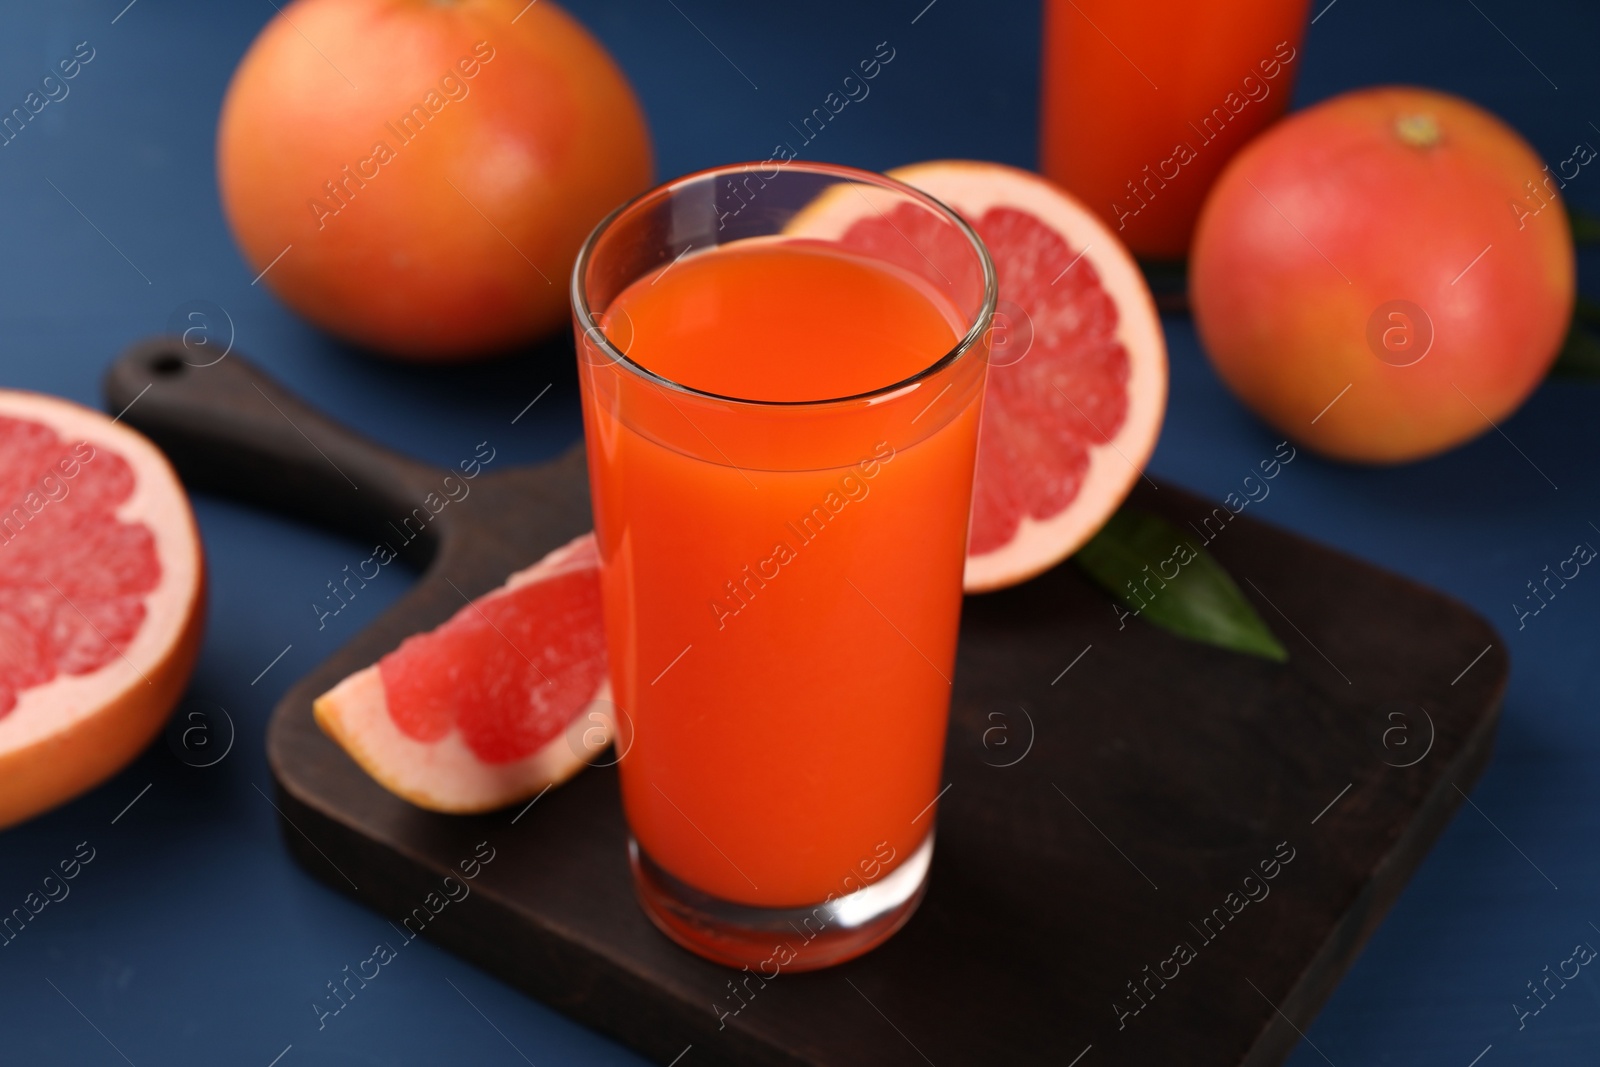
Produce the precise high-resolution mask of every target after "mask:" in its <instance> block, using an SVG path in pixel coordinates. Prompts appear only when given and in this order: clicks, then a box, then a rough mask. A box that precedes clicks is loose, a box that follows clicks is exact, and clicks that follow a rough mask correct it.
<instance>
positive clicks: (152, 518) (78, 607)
mask: <svg viewBox="0 0 1600 1067" xmlns="http://www.w3.org/2000/svg"><path fill="white" fill-rule="evenodd" d="M204 587H205V576H204V565H203V560H202V556H201V551H200V540H199V534H198V531H197V530H196V527H195V523H194V516H193V514H192V513H191V512H190V509H189V502H188V499H187V498H186V497H185V496H184V492H183V489H182V487H181V486H180V485H179V483H178V479H177V476H176V475H175V474H174V473H173V471H172V468H171V466H170V465H169V464H168V463H167V460H166V458H165V457H164V456H163V455H162V454H161V453H160V451H158V450H157V449H156V447H155V446H154V445H152V444H151V443H150V442H149V441H147V440H146V439H145V438H144V437H142V436H140V435H139V434H138V433H136V432H135V431H133V430H131V429H129V428H128V427H126V426H123V425H121V424H119V423H117V422H114V421H113V420H112V419H110V418H107V417H106V416H105V415H102V414H100V413H99V412H96V411H91V410H89V409H87V408H83V407H79V406H78V405H76V404H73V403H69V402H68V401H65V400H58V399H56V398H54V397H47V396H40V395H37V394H32V393H20V392H11V391H0V827H3V826H8V825H10V824H12V823H16V822H20V821H21V820H23V819H26V818H28V817H30V816H32V815H35V814H37V813H39V812H41V811H44V810H46V809H48V808H51V807H54V806H55V805H57V804H59V803H61V802H63V801H65V800H67V799H69V798H71V797H73V796H75V795H77V794H79V793H81V792H84V791H85V790H87V789H89V788H90V787H92V786H94V785H96V784H98V783H99V782H101V781H103V780H104V779H106V778H108V777H110V776H111V775H112V774H114V773H116V772H117V771H118V770H120V769H121V768H122V767H123V765H125V764H126V763H127V762H128V761H130V760H131V759H133V757H134V756H135V755H137V754H138V752H139V751H140V750H141V749H142V748H143V747H144V746H145V745H146V744H147V743H148V742H149V740H150V739H151V738H152V737H153V736H154V735H155V734H156V732H157V731H159V730H160V728H161V724H162V722H163V720H165V718H166V716H167V714H168V713H169V712H170V711H171V710H172V706H173V705H174V704H175V703H176V702H177V700H178V697H179V695H180V694H181V693H182V691H183V688H184V686H185V685H186V684H187V683H188V679H189V675H190V672H191V671H192V670H193V667H194V662H195V658H196V655H197V653H198V650H199V644H200V633H201V629H202V625H203V620H202V616H203V605H204Z"/></svg>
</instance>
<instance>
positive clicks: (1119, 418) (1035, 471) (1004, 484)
mask: <svg viewBox="0 0 1600 1067" xmlns="http://www.w3.org/2000/svg"><path fill="white" fill-rule="evenodd" d="M889 176H890V177H891V178H898V179H899V180H900V181H903V182H905V183H906V184H907V185H911V186H915V187H916V188H918V189H921V190H922V191H923V192H925V193H927V194H928V195H930V196H932V197H934V198H935V199H937V200H940V201H942V202H944V203H945V204H946V205H948V206H949V207H950V208H952V209H953V210H954V211H955V212H956V213H957V214H958V215H960V216H961V217H962V218H964V219H966V220H967V222H968V223H969V224H971V226H972V228H973V229H974V230H976V231H977V232H978V236H979V237H981V238H983V241H984V243H985V244H986V245H988V247H989V254H990V256H991V257H992V258H993V259H994V266H995V273H996V275H997V276H998V279H999V287H1000V292H999V300H1000V306H999V310H998V312H997V314H996V319H995V329H994V330H993V331H992V333H991V346H992V355H991V361H990V367H989V381H988V386H987V387H986V389H985V393H984V400H983V425H982V429H981V430H980V432H979V440H978V468H977V476H976V481H975V483H974V487H973V503H972V523H971V530H970V533H969V535H968V543H967V566H966V574H965V580H964V584H965V588H966V591H967V592H969V593H980V592H986V591H989V590H994V589H1003V588H1005V587H1007V586H1011V585H1016V584H1017V583H1018V582H1021V581H1024V580H1026V579H1028V578H1031V577H1033V576H1034V575H1036V574H1039V573H1041V572H1043V571H1045V570H1048V569H1049V568H1051V567H1053V566H1055V565H1056V564H1057V563H1059V562H1061V560H1063V559H1065V558H1066V557H1067V556H1069V555H1071V554H1072V553H1073V552H1075V551H1076V550H1077V549H1078V548H1079V546H1081V545H1082V544H1083V543H1084V542H1085V541H1087V540H1088V539H1089V538H1090V537H1092V536H1094V533H1095V531H1097V530H1099V529H1100V527H1101V526H1102V525H1103V524H1104V523H1105V521H1106V520H1107V519H1108V518H1110V517H1111V514H1112V513H1113V512H1114V511H1116V510H1117V507H1118V506H1119V505H1120V504H1121V503H1122V501H1123V499H1124V498H1125V497H1126V496H1127V495H1128V492H1129V490H1131V489H1132V488H1133V484H1134V482H1135V481H1137V480H1138V478H1139V476H1140V475H1141V473H1143V470H1144V465H1145V463H1146V462H1147V461H1148V460H1149V458H1150V453H1151V451H1152V450H1153V449H1154V448H1155V443H1156V437H1157V435H1158V434H1159V432H1160V429H1161V420H1162V416H1163V415H1164V414H1165V412H1166V402H1167V355H1166V343H1165V341H1164V340H1163V337H1162V333H1161V322H1160V319H1159V318H1158V317H1157V315H1156V309H1155V302H1154V301H1153V300H1152V299H1151V296H1150V290H1149V288H1148V286H1146V284H1145V281H1144V276H1143V275H1142V274H1141V273H1140V271H1139V268H1138V266H1137V264H1135V263H1134V261H1133V257H1132V256H1130V255H1129V254H1128V251H1127V249H1126V248H1125V247H1124V246H1123V244H1122V242H1121V241H1120V240H1119V239H1118V238H1117V236H1116V235H1115V234H1114V233H1112V232H1111V230H1110V229H1108V228H1107V227H1106V226H1105V224H1104V223H1103V222H1101V221H1100V219H1099V217H1098V216H1097V215H1095V213H1094V212H1092V211H1090V210H1089V209H1088V208H1086V207H1085V206H1084V205H1083V204H1081V203H1079V202H1078V201H1077V200H1075V199H1073V198H1072V197H1071V196H1069V195H1068V194H1067V193H1065V192H1063V191H1062V190H1061V189H1059V188H1057V187H1056V186H1055V185H1052V184H1051V183H1050V182H1048V181H1046V180H1045V179H1043V178H1041V177H1039V176H1038V175H1036V174H1030V173H1028V172H1027V171H1022V170H1017V169H1016V168H1014V167H1007V166H1003V165H1001V164H998V163H982V162H971V161H959V160H947V161H940V162H934V163H918V164H914V165H912V166H908V167H901V168H899V169H898V170H893V171H890V172H889ZM897 212H900V213H903V216H904V217H896V215H897ZM919 214H920V213H919V212H918V211H917V210H916V209H914V208H912V207H911V206H910V205H904V206H901V207H899V208H897V209H896V208H891V209H890V210H889V211H887V212H885V211H883V210H881V209H880V208H879V207H878V206H877V205H875V204H874V203H873V202H872V200H871V198H870V197H869V196H867V195H863V194H862V193H861V192H860V191H859V190H858V189H856V188H846V187H836V188H834V189H831V190H829V191H828V192H827V193H825V194H823V195H822V196H821V197H819V198H818V199H817V200H816V201H815V202H814V203H812V204H810V205H808V206H807V207H806V208H805V209H803V210H802V211H801V212H800V213H799V214H797V215H796V216H795V217H794V219H793V220H792V221H791V222H790V224H789V225H788V226H787V227H786V228H785V232H786V233H790V234H794V235H797V236H806V237H816V238H821V239H827V240H835V241H840V242H842V243H844V244H846V245H853V246H856V247H860V248H862V249H863V250H870V251H872V252H873V253H874V254H877V255H888V256H891V257H893V256H895V255H896V254H897V252H898V254H901V255H902V256H903V258H905V260H906V263H905V265H906V266H907V267H909V268H910V269H913V270H921V269H922V268H921V266H920V264H921V263H924V262H926V259H925V257H924V256H923V254H922V253H921V252H919V251H918V250H917V249H916V248H915V247H914V246H915V244H916V242H918V241H926V240H938V239H944V240H948V239H951V235H950V234H949V232H948V230H946V231H944V232H943V233H936V232H932V231H928V229H927V227H918V226H917V225H916V220H917V218H918V216H919ZM919 230H920V231H922V232H919Z"/></svg>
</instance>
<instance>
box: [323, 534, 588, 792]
mask: <svg viewBox="0 0 1600 1067" xmlns="http://www.w3.org/2000/svg"><path fill="white" fill-rule="evenodd" d="M599 563H600V557H599V553H598V552H597V550H596V548H595V541H594V535H593V534H584V535H583V536H582V537H579V538H577V539H576V540H574V541H572V542H571V543H569V544H567V545H564V546H563V547H561V548H558V549H556V550H555V551H554V552H552V553H550V554H549V555H548V556H546V557H545V558H544V559H542V560H540V561H539V562H538V563H535V564H534V565H533V566H531V567H529V568H527V569H526V570H521V571H518V572H517V573H516V574H513V575H512V576H511V577H510V578H509V579H508V580H507V581H506V583H505V585H503V586H501V587H500V588H499V589H496V590H494V591H492V592H490V593H487V594H485V595H484V596H481V597H479V598H478V599H477V600H474V601H473V602H472V603H470V604H468V605H466V606H465V607H463V608H462V609H461V610H460V611H458V612H456V614H455V615H454V616H453V617H451V618H450V619H449V621H447V622H445V623H444V624H443V625H441V626H439V627H438V628H437V629H435V630H432V631H430V632H428V633H425V634H418V635H417V636H415V637H408V638H407V639H406V640H405V641H404V642H402V643H401V645H400V647H399V648H397V649H395V650H394V651H393V652H390V653H389V654H388V655H386V656H384V657H383V658H382V659H380V660H379V661H378V662H377V663H375V664H373V665H372V666H370V667H366V668H364V669H362V670H359V671H357V672H356V673H355V674H352V675H351V676H350V677H348V678H346V679H345V680H344V681H342V682H340V683H339V684H338V685H336V686H334V687H333V688H332V689H331V690H329V691H328V692H327V693H325V694H323V695H322V696H321V697H319V698H318V699H317V701H316V703H315V705H314V710H315V713H316V718H317V722H318V724H319V725H321V727H322V729H323V730H324V732H326V733H327V734H328V736H329V737H331V738H333V739H334V740H335V741H336V742H338V743H339V745H340V746H341V747H343V748H344V750H345V751H346V752H348V753H349V754H350V756H351V758H352V759H354V760H355V761H356V762H357V763H358V764H360V765H361V767H362V769H363V770H365V771H366V772H367V773H368V774H370V775H371V776H372V777H373V778H374V779H376V780H377V781H378V783H379V784H380V785H382V786H383V787H384V788H386V789H388V790H389V791H390V792H391V793H394V794H395V795H397V796H400V797H402V798H404V799H406V800H409V801H410V802H411V803H413V804H416V805H417V806H419V807H423V808H428V809H429V810H431V811H442V812H452V813H458V814H465V813H471V812H481V811H492V810H494V809H496V808H502V807H505V806H506V805H507V804H513V803H515V802H516V801H518V800H522V799H524V798H526V797H530V796H533V795H534V794H536V793H538V792H539V791H540V790H542V789H544V788H545V787H546V786H550V785H554V784H556V783H559V782H563V781H565V780H566V779H567V778H569V777H571V776H572V775H573V774H575V773H576V772H577V771H578V770H579V769H580V768H581V767H583V766H584V765H585V764H586V763H587V762H588V761H589V759H590V758H592V757H593V756H594V755H595V754H596V753H597V752H599V751H600V750H602V749H603V748H604V747H605V745H606V744H607V743H609V741H610V740H611V736H612V732H613V730H614V728H615V722H614V714H613V709H612V706H611V703H610V693H611V686H610V682H609V681H608V680H607V676H606V646H605V628H604V626H603V625H602V624H601V620H600V578H599Z"/></svg>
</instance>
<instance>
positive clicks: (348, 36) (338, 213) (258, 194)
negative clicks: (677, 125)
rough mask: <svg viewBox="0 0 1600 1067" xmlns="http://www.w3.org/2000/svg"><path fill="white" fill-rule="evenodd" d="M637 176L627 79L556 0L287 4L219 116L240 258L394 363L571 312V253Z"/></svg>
mask: <svg viewBox="0 0 1600 1067" xmlns="http://www.w3.org/2000/svg"><path fill="white" fill-rule="evenodd" d="M651 170H652V161H651V151H650V142H649V135H648V133H647V131H646V127H645V121H644V116H643V114H642V112H641V111H640V109H639V104H638V101H637V100H636V99H635V97H634V94H633V91H632V89H631V88H630V87H629V85H628V83H627V80H626V79H625V78H624V77H623V75H622V72H621V71H620V70H619V69H618V68H617V66H616V64H615V63H614V62H612V60H611V57H610V56H609V55H607V54H606V52H605V50H604V49H603V48H602V47H601V45H600V44H599V43H598V42H597V41H595V39H594V38H593V37H591V36H590V35H589V34H588V32H586V31H585V30H584V29H583V27H581V26H580V25H578V23H577V22H575V21H574V20H573V19H572V18H571V17H570V16H568V15H567V14H566V13H565V12H563V11H562V10H561V9H560V8H558V7H556V6H555V5H554V4H552V3H551V2H550V0H540V2H539V3H537V4H528V3H526V0H448V2H447V0H296V2H295V3H292V4H287V5H285V6H284V7H283V9H282V11H281V13H280V14H278V15H277V16H276V17H275V18H274V19H273V20H272V21H271V22H270V23H268V24H267V27H266V28H265V29H264V30H263V31H262V32H261V35H260V36H259V37H257V38H256V40H255V43H254V44H252V45H251V47H250V50H249V52H248V53H246V55H245V57H244V60H243V61H242V62H241V63H240V65H239V69H238V70H237V71H236V72H235V74H234V77H233V82H232V84H231V85H230V86H229V88H228V94H227V97H226V99H225V100H224V101H223V105H222V117H221V121H220V125H219V128H218V131H217V174H218V180H219V183H220V186H221V192H222V203H223V208H224V211H225V212H226V214H227V217H228V222H229V225H230V226H231V227H232V228H233V232H234V236H235V237H236V239H237V240H238V242H239V245H240V247H241V249H242V250H243V252H244V255H245V257H246V259H248V260H249V262H250V267H251V271H252V272H253V273H254V272H264V273H262V275H261V278H262V281H263V282H264V284H266V285H268V286H271V287H272V289H273V290H274V291H275V292H277V294H278V295H279V296H280V297H282V298H283V300H284V301H285V302H287V303H288V304H289V305H291V306H292V307H294V308H295V309H296V310H297V311H299V312H301V313H302V314H304V315H305V316H306V317H307V318H309V319H311V320H312V321H313V322H315V323H317V324H318V325H320V326H322V327H324V328H325V329H327V330H329V331H331V332H333V333H335V334H338V335H340V336H342V337H344V338H346V339H348V340H350V341H353V342H355V343H357V344H360V345H363V346H366V347H369V348H371V349H374V350H376V351H379V352H383V353H387V354H390V355H394V356H399V357H403V358H408V359H440V360H446V359H455V358H460V357H467V356H472V355H478V354H484V353H488V352H492V351H495V350H499V349H504V348H506V347H508V346H510V345H513V344H517V343H520V342H523V341H527V340H529V339H531V338H534V337H536V336H538V335H540V334H541V333H544V332H546V331H549V330H553V329H555V328H556V327H558V326H559V325H561V324H563V323H565V321H566V319H567V315H568V312H567V301H566V280H567V274H568V272H569V271H570V270H571V268H572V261H573V259H574V257H575V256H576V254H577V250H578V246H579V245H580V244H581V243H582V242H583V239H584V237H585V236H586V235H587V234H588V232H589V230H590V229H591V228H593V226H594V225H595V223H597V222H598V221H599V220H600V218H601V217H602V216H603V215H604V214H605V213H606V212H608V211H610V210H611V209H612V208H613V207H615V206H616V205H617V204H618V203H620V202H621V201H623V200H625V199H627V198H628V197H630V196H632V195H633V194H635V193H637V192H639V191H641V190H642V189H644V188H645V186H646V185H648V184H649V181H650V176H651Z"/></svg>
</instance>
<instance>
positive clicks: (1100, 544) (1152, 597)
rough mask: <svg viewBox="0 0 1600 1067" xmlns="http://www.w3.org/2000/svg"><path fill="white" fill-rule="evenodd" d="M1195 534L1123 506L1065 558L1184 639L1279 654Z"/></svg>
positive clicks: (1280, 657)
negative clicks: (1073, 552)
mask: <svg viewBox="0 0 1600 1067" xmlns="http://www.w3.org/2000/svg"><path fill="white" fill-rule="evenodd" d="M1196 540H1197V539H1196V538H1194V537H1192V536H1190V535H1189V534H1186V533H1184V532H1182V531H1181V530H1179V529H1178V528H1177V527H1175V526H1173V525H1172V524H1171V523H1169V522H1167V520H1165V519H1163V518H1160V517H1159V516H1156V515H1152V514H1150V513H1148V512H1144V511H1135V510H1132V509H1129V508H1123V509H1122V510H1120V511H1118V512H1117V513H1116V514H1115V515H1113V516H1111V520H1110V521H1109V522H1107V523H1106V524H1105V526H1104V527H1102V528H1101V530H1100V532H1099V533H1097V534H1095V535H1094V537H1092V538H1091V539H1090V540H1089V543H1088V544H1086V545H1084V546H1083V547H1082V548H1080V549H1078V553H1077V555H1076V556H1074V557H1073V558H1074V559H1075V560H1077V561H1078V565H1079V566H1080V567H1082V568H1083V569H1084V570H1085V571H1086V572H1087V573H1088V575H1089V577H1090V578H1092V579H1094V581H1095V583H1096V584H1097V585H1100V586H1101V587H1103V588H1104V589H1105V590H1106V591H1107V592H1109V593H1111V594H1112V595H1113V596H1115V597H1116V598H1117V599H1119V600H1121V601H1122V602H1123V603H1124V604H1126V605H1127V606H1128V607H1129V608H1130V609H1133V612H1134V614H1136V615H1138V617H1139V618H1142V619H1144V620H1145V621H1146V622H1149V623H1152V624H1154V625H1156V626H1159V627H1161V628H1162V629H1163V630H1168V631H1170V632H1172V633H1175V634H1177V635H1178V636H1179V637H1186V638H1188V639H1189V640H1191V641H1199V642H1202V643H1204V644H1208V645H1216V646H1217V647H1219V648H1226V649H1229V650H1231V651H1234V652H1244V653H1247V654H1248V655H1252V656H1260V657H1261V658H1262V659H1269V660H1273V661H1275V662H1277V663H1282V662H1284V661H1285V660H1287V659H1288V658H1289V653H1288V652H1287V651H1285V650H1284V647H1283V646H1282V645H1280V644H1279V643H1278V640H1277V638H1275V637H1273V636H1272V631H1271V630H1269V629H1267V624H1266V623H1264V622H1262V621H1261V616H1260V615H1257V614H1256V610H1255V608H1253V607H1251V606H1250V602H1249V601H1248V600H1246V599H1245V597H1244V594H1243V593H1241V592H1240V591H1239V587H1238V586H1237V585H1235V584H1234V582H1233V579H1232V578H1230V577H1228V572H1227V571H1225V570H1223V569H1222V564H1220V563H1218V562H1217V561H1216V558H1215V557H1213V556H1212V555H1211V553H1209V552H1207V551H1206V550H1205V549H1204V548H1202V547H1200V546H1199V545H1198V544H1196ZM1174 568H1176V576H1175V577H1171V578H1168V577H1167V575H1169V574H1172V573H1173V571H1174Z"/></svg>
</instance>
